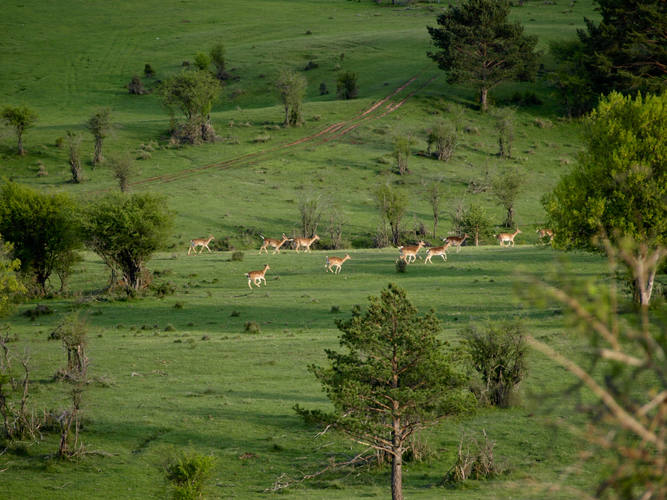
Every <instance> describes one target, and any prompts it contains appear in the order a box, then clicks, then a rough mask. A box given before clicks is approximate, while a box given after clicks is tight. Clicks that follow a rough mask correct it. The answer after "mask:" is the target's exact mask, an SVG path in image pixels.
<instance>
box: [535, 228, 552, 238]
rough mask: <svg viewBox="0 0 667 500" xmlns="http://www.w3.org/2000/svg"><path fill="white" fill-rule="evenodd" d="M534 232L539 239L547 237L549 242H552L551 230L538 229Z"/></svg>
mask: <svg viewBox="0 0 667 500" xmlns="http://www.w3.org/2000/svg"><path fill="white" fill-rule="evenodd" d="M536 232H537V234H539V235H540V239H542V238H544V237H545V236H548V237H549V241H553V240H554V232H553V230H552V229H547V228H544V229H538V230H537V231H536Z"/></svg>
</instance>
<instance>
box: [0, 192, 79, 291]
mask: <svg viewBox="0 0 667 500" xmlns="http://www.w3.org/2000/svg"><path fill="white" fill-rule="evenodd" d="M77 212H78V208H77V205H76V203H75V202H74V201H73V200H72V199H71V198H70V197H69V196H68V195H66V194H53V195H47V194H41V193H38V192H36V191H33V190H31V189H29V188H27V187H23V186H21V185H19V184H16V183H13V182H6V183H5V184H4V185H3V186H2V188H1V189H0V234H2V235H3V237H4V238H5V240H6V241H9V242H11V243H12V244H13V245H14V256H15V257H16V258H17V259H19V261H20V262H21V272H22V273H23V274H25V275H27V276H30V277H31V279H33V280H34V284H35V290H34V292H36V293H39V294H45V293H46V291H47V281H48V279H49V277H50V276H51V273H53V272H64V273H67V272H68V271H69V269H70V267H71V265H72V264H73V263H74V261H75V257H74V255H75V250H76V249H77V248H79V247H80V246H81V236H80V231H79V229H80V224H79V221H78V220H77Z"/></svg>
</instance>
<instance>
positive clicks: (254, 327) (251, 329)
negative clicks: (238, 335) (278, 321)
mask: <svg viewBox="0 0 667 500" xmlns="http://www.w3.org/2000/svg"><path fill="white" fill-rule="evenodd" d="M245 331H246V332H247V333H259V332H260V328H259V325H258V324H257V322H256V321H246V323H245Z"/></svg>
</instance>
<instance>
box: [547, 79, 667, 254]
mask: <svg viewBox="0 0 667 500" xmlns="http://www.w3.org/2000/svg"><path fill="white" fill-rule="evenodd" d="M665 130H667V93H663V94H662V95H660V96H645V97H644V96H641V95H640V96H638V97H636V98H634V99H633V98H631V97H624V96H622V95H620V94H618V93H615V92H614V93H612V94H611V95H609V96H608V97H606V98H603V99H602V101H601V102H600V105H599V106H598V108H597V109H596V110H595V111H594V112H593V113H591V115H590V116H589V117H588V118H587V119H586V122H585V136H584V141H585V151H584V152H583V153H582V154H581V155H580V157H579V161H578V163H577V165H576V166H575V167H574V169H573V170H572V172H570V173H569V174H567V175H565V176H563V177H562V178H561V180H560V182H559V183H558V185H557V186H556V188H555V189H554V191H553V193H551V194H550V195H548V196H546V197H545V198H544V199H543V204H544V208H545V210H546V211H547V214H548V215H549V217H550V219H551V222H552V229H553V230H554V233H555V242H556V245H557V246H559V247H561V248H567V249H570V248H586V249H599V246H598V245H597V244H596V243H595V242H594V241H593V237H594V236H596V235H597V234H599V232H600V230H603V231H604V232H605V233H606V234H607V235H608V236H609V237H610V238H612V239H619V238H622V237H630V238H632V239H634V240H637V241H641V242H645V243H646V244H648V245H650V246H656V245H665V244H666V243H667V214H666V213H665V197H666V196H667V169H665V164H666V162H667V137H666V136H665Z"/></svg>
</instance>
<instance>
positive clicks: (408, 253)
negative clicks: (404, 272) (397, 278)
mask: <svg viewBox="0 0 667 500" xmlns="http://www.w3.org/2000/svg"><path fill="white" fill-rule="evenodd" d="M424 246H426V243H424V242H423V241H422V240H419V243H417V246H409V247H398V250H399V251H400V252H401V255H400V256H399V259H403V260H404V261H405V262H406V263H407V264H411V263H412V262H414V261H415V260H417V254H418V253H419V250H421V248H422V247H424ZM410 257H412V259H410Z"/></svg>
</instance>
